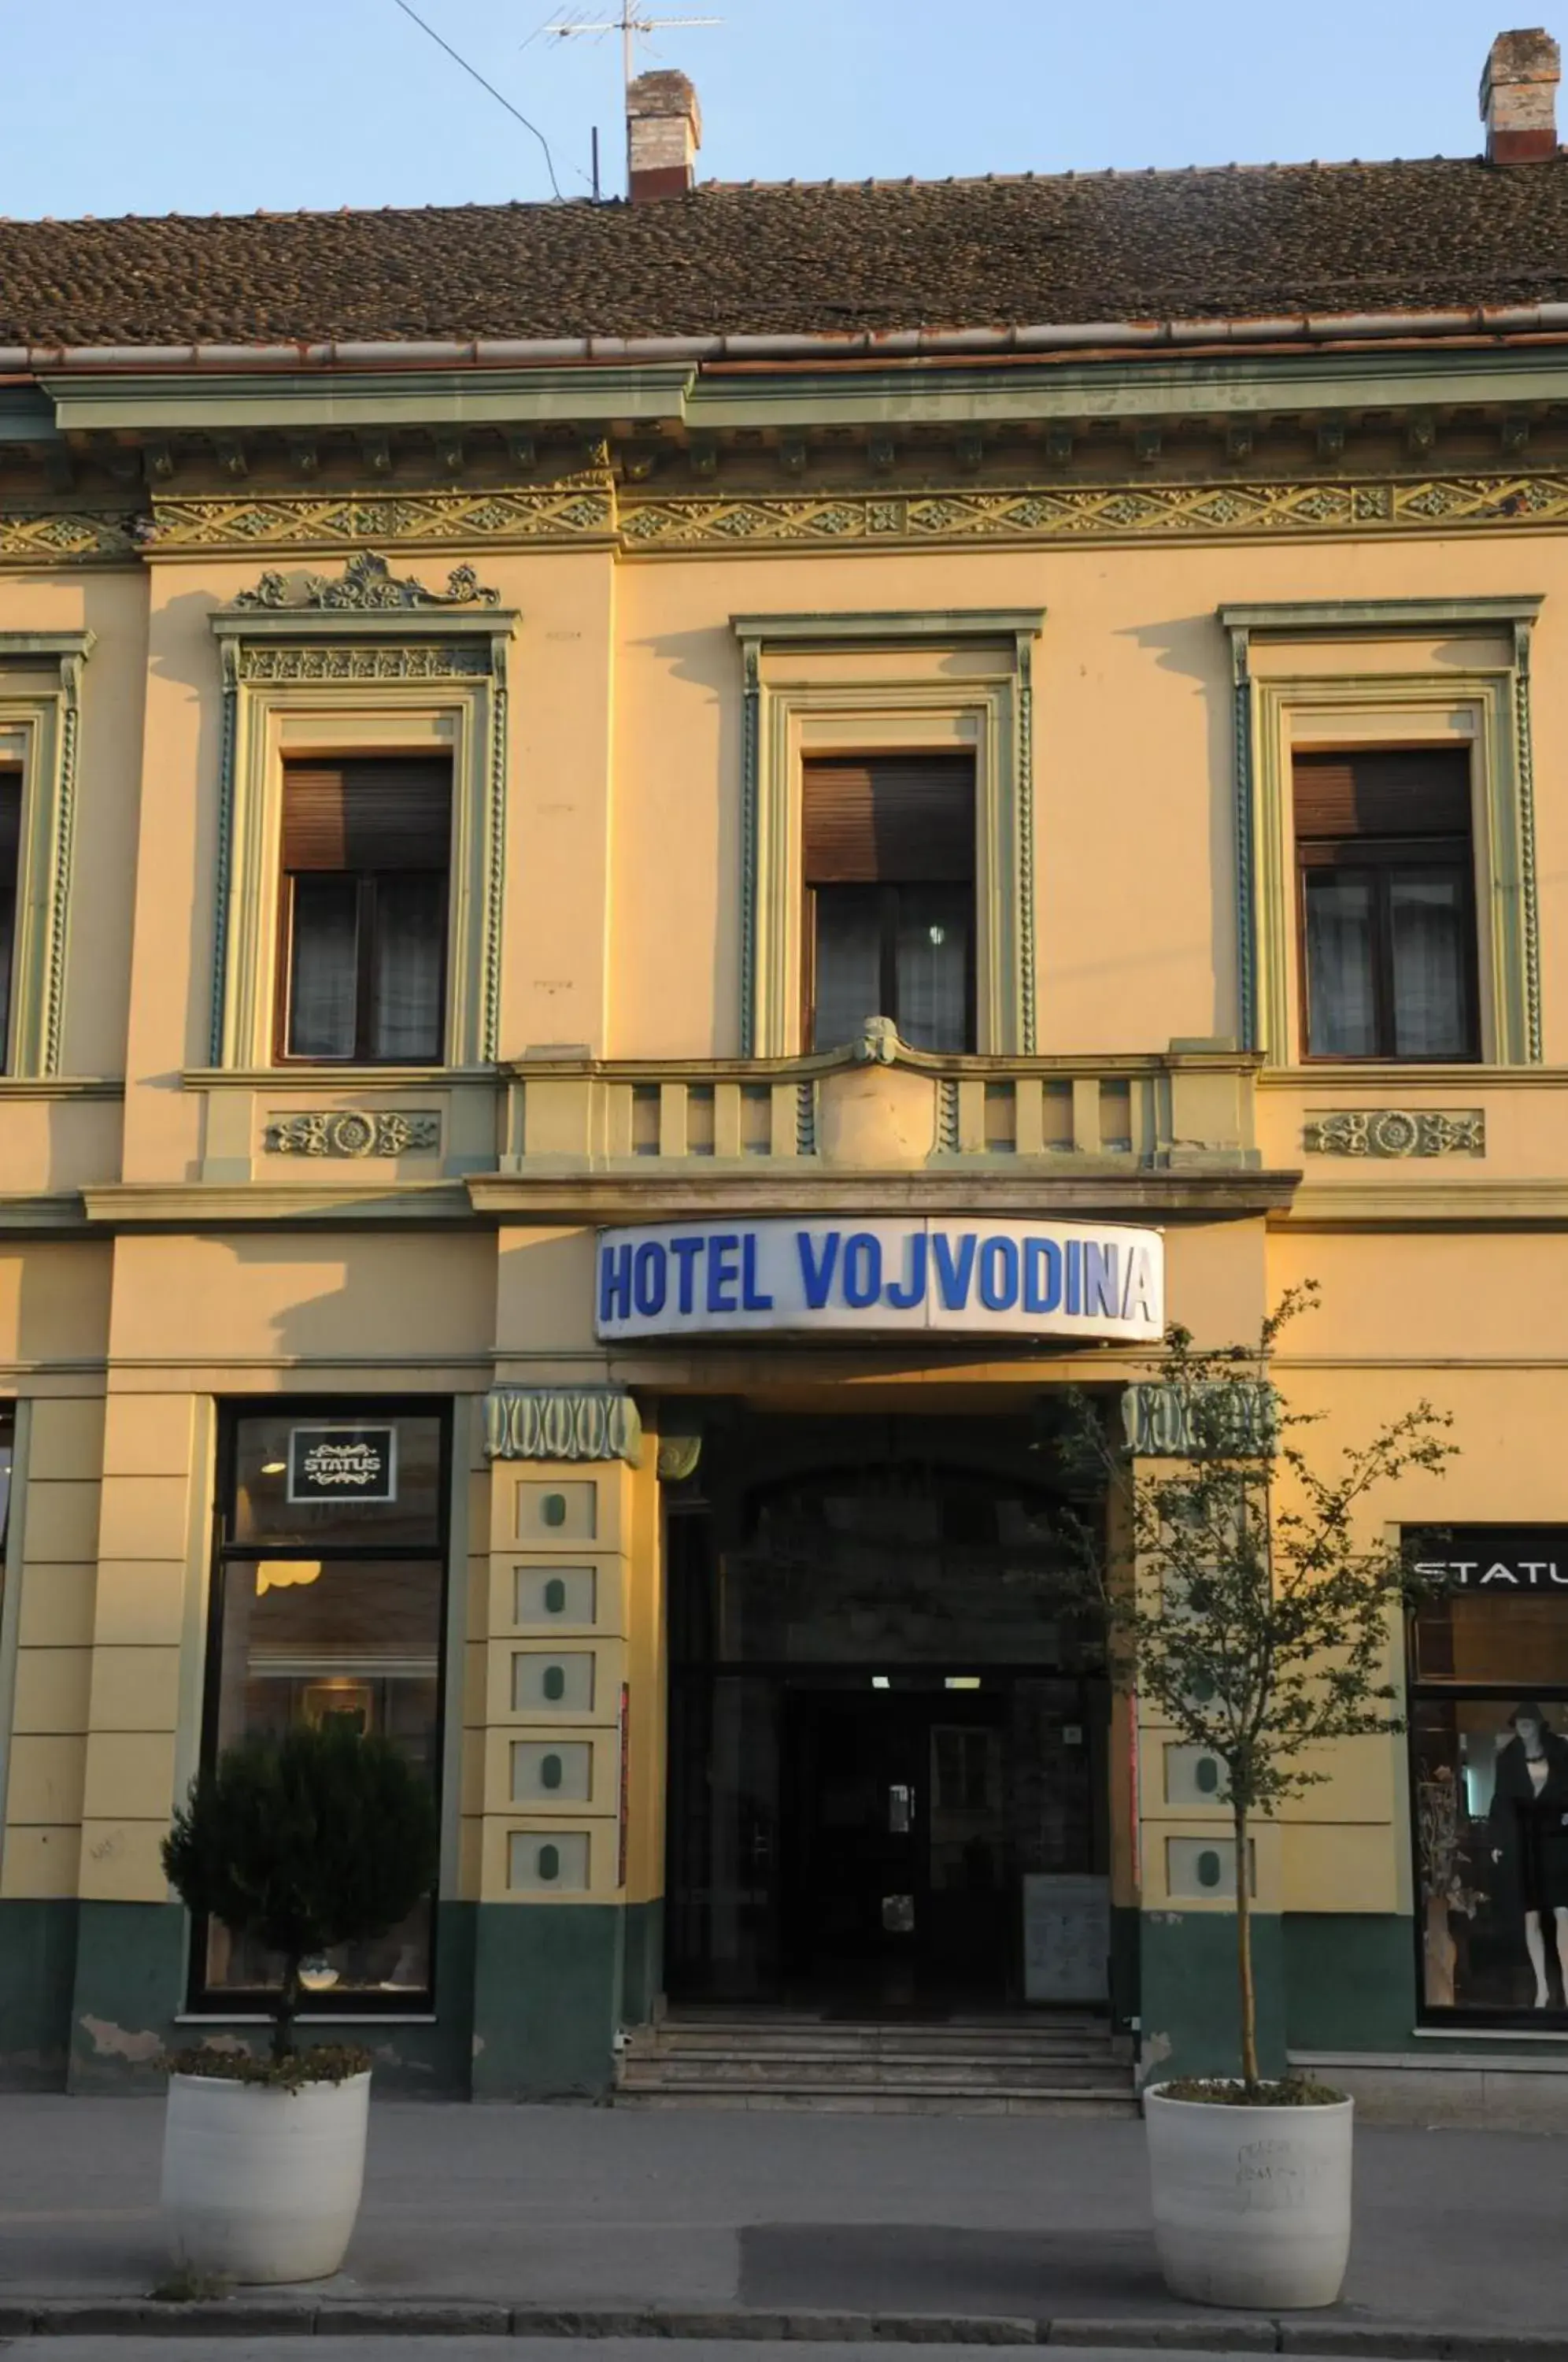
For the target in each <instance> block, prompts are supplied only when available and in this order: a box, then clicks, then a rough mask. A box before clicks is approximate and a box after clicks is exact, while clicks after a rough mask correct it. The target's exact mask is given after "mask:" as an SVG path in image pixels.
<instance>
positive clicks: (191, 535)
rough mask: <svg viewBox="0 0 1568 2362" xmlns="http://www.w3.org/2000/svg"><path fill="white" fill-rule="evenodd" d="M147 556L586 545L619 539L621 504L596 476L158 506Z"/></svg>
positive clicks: (160, 499)
mask: <svg viewBox="0 0 1568 2362" xmlns="http://www.w3.org/2000/svg"><path fill="white" fill-rule="evenodd" d="M152 507H153V522H152V527H151V531H150V532H149V534H148V535H147V536H146V541H145V546H147V547H148V548H149V550H150V551H151V552H152V553H153V555H155V556H157V557H164V556H172V555H176V554H181V553H183V552H186V551H194V550H201V549H223V550H237V549H269V548H272V549H335V548H336V549H348V548H352V547H353V546H355V545H356V544H363V543H367V542H368V543H370V544H371V545H372V546H378V547H379V546H389V545H390V546H418V545H419V544H421V543H432V544H436V545H440V544H446V545H448V546H454V545H456V546H460V545H462V544H464V543H469V542H488V543H497V544H504V543H507V542H534V541H567V542H571V541H581V540H583V539H586V538H592V537H602V536H603V535H608V534H610V533H613V530H614V525H615V510H614V495H613V490H612V488H611V487H610V485H609V484H608V482H607V480H605V479H604V478H603V477H602V475H601V474H599V473H598V472H597V471H594V472H586V473H584V474H583V475H582V476H580V477H574V478H569V479H567V480H565V481H564V482H562V481H558V482H556V483H554V484H552V485H550V486H548V487H547V488H545V489H541V490H539V491H531V490H505V491H472V492H399V493H395V494H394V493H388V494H386V495H385V496H384V497H380V496H376V495H371V496H370V497H365V496H363V495H360V494H358V493H331V494H329V493H322V492H314V493H310V494H306V495H301V496H297V497H296V496H294V495H293V494H288V493H280V494H277V495H266V496H258V495H254V494H253V495H251V496H250V497H249V498H248V499H247V498H241V499H235V498H233V497H232V496H231V497H229V498H227V499H222V498H214V499H211V500H188V499H183V498H169V497H165V496H164V495H162V494H157V493H155V494H154V496H153V503H152Z"/></svg>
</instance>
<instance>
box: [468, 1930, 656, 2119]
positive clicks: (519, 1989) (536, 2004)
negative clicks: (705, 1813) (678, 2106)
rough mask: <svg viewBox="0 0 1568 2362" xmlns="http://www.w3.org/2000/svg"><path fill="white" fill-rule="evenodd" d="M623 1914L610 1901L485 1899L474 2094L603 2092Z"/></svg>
mask: <svg viewBox="0 0 1568 2362" xmlns="http://www.w3.org/2000/svg"><path fill="white" fill-rule="evenodd" d="M625 1916H626V1915H625V1913H624V1911H623V1910H622V1909H621V1908H620V1906H619V1905H617V1904H613V1903H549V1904H529V1903H481V1904H480V1905H479V1928H478V1938H477V1943H476V1947H475V1956H474V2058H473V2095H474V2098H475V2099H476V2100H564V2099H601V2098H602V2097H603V2096H604V2095H605V2094H606V2093H607V2092H609V2090H610V2088H611V2086H612V2084H613V2081H614V2074H615V2033H616V2029H617V2027H618V2026H619V2025H620V2022H621V1990H622V1962H623V1947H624V1940H625V1933H626V1931H625V1926H624V1921H625Z"/></svg>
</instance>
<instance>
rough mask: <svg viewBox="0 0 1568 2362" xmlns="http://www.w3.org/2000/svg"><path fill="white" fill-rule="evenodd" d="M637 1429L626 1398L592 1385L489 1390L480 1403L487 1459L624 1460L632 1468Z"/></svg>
mask: <svg viewBox="0 0 1568 2362" xmlns="http://www.w3.org/2000/svg"><path fill="white" fill-rule="evenodd" d="M642 1443H643V1428H642V1421H641V1419H640V1418H638V1416H637V1406H636V1404H635V1402H634V1401H633V1399H632V1397H631V1396H630V1395H623V1394H614V1393H612V1392H610V1391H609V1390H608V1389H605V1388H602V1387H594V1386H582V1387H575V1386H492V1387H491V1390H490V1392H489V1394H488V1395H486V1396H485V1398H484V1448H485V1451H486V1454H487V1456H488V1457H489V1458H490V1459H491V1460H624V1461H625V1462H626V1463H627V1465H628V1466H629V1467H633V1468H635V1467H636V1466H637V1464H638V1462H639V1461H640V1460H641V1457H642Z"/></svg>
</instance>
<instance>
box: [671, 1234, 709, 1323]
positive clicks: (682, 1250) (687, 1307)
mask: <svg viewBox="0 0 1568 2362" xmlns="http://www.w3.org/2000/svg"><path fill="white" fill-rule="evenodd" d="M704 1243H705V1242H704V1241H703V1240H701V1239H671V1241H670V1242H669V1252H670V1253H671V1254H672V1255H673V1256H674V1257H675V1260H676V1264H677V1265H678V1267H679V1272H680V1283H679V1286H680V1309H681V1310H682V1312H690V1311H691V1309H692V1308H693V1307H694V1305H695V1303H696V1286H697V1283H696V1264H697V1258H698V1256H699V1255H700V1254H701V1252H702V1248H703V1245H704Z"/></svg>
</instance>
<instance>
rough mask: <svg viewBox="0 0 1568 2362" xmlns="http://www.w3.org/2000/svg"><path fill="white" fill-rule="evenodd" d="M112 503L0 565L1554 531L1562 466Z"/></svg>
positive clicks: (1, 519)
mask: <svg viewBox="0 0 1568 2362" xmlns="http://www.w3.org/2000/svg"><path fill="white" fill-rule="evenodd" d="M150 497H151V514H150V516H148V515H146V514H145V513H138V512H136V511H132V510H128V509H123V510H122V509H58V510H28V511H17V510H13V511H11V512H9V513H6V515H4V516H0V564H7V565H22V566H39V565H51V564H59V563H61V562H62V561H63V562H67V563H72V564H116V563H118V564H128V563H131V562H134V561H135V560H136V559H137V558H138V557H152V558H155V559H160V560H161V559H164V558H183V557H202V556H204V555H207V554H211V553H215V552H222V553H224V554H225V555H235V554H237V553H239V552H248V551H255V550H264V551H268V552H276V553H278V554H280V555H282V554H285V553H289V552H300V553H302V554H303V553H305V552H312V551H317V550H324V549H343V550H349V549H354V548H356V547H362V546H364V545H366V544H367V543H369V544H371V545H373V546H378V547H381V548H417V547H421V546H431V547H437V548H454V549H461V548H467V547H475V546H483V547H487V548H505V547H508V546H533V545H536V544H540V543H545V544H550V543H556V544H564V545H567V546H580V545H581V544H583V543H585V542H588V543H611V544H613V545H618V546H620V547H621V549H622V550H623V551H624V553H625V554H626V555H627V556H631V557H637V556H647V557H658V556H662V555H664V554H666V553H668V552H679V551H683V550H690V551H705V550H712V551H715V552H717V551H734V550H744V549H749V548H756V549H770V548H776V547H790V546H793V547H801V546H804V547H822V548H856V547H866V548H877V549H882V548H898V547H900V546H901V547H916V548H920V547H942V546H959V547H961V546H966V545H973V544H979V545H982V546H986V545H990V546H1004V547H1006V546H1026V545H1032V544H1040V543H1073V542H1100V541H1132V542H1137V541H1154V542H1164V541H1217V542H1224V541H1238V540H1241V541H1249V540H1258V539H1268V538H1275V539H1284V540H1301V539H1306V538H1311V537H1313V536H1324V535H1327V536H1340V537H1344V536H1346V535H1352V536H1353V535H1362V534H1366V535H1383V534H1386V533H1398V532H1405V533H1422V532H1427V533H1430V532H1439V531H1441V532H1452V531H1455V530H1460V529H1463V528H1465V527H1474V528H1479V529H1487V530H1493V531H1496V530H1497V529H1498V528H1507V527H1508V526H1519V527H1531V526H1542V525H1545V526H1551V525H1561V524H1562V523H1564V522H1565V521H1568V472H1558V471H1550V472H1548V471H1542V472H1540V473H1534V474H1519V473H1517V472H1510V473H1507V474H1503V473H1498V474H1495V475H1485V474H1480V475H1457V474H1455V475H1441V476H1431V475H1429V476H1420V477H1414V476H1412V477H1389V476H1383V477H1368V478H1365V479H1357V480H1350V479H1339V480H1335V479H1331V478H1320V479H1315V480H1310V481H1306V482H1302V481H1283V480H1278V481H1273V480H1252V481H1230V480H1225V481H1213V482H1207V483H1187V482H1183V483H1170V484H1161V483H1152V482H1150V481H1149V480H1148V478H1147V477H1146V476H1140V477H1139V478H1137V479H1136V480H1133V479H1132V478H1129V479H1128V480H1125V481H1121V482H1115V483H1102V484H1076V483H1064V482H1061V481H1055V482H1048V483H1045V482H1036V483H1030V484H1021V485H1014V486H1009V487H1000V488H997V489H980V488H978V487H977V486H975V485H974V484H967V485H961V486H957V487H955V488H954V489H952V490H943V489H941V488H940V487H938V488H934V489H933V488H926V489H922V490H916V491H893V490H890V489H887V488H884V489H881V490H878V491H859V490H850V491H825V490H824V491H821V492H812V493H805V492H800V491H796V492H793V493H771V492H767V491H734V492H721V491H710V492H691V493H688V492H674V493H650V492H646V491H642V490H640V489H639V488H638V487H637V486H635V485H621V484H619V483H618V482H617V480H616V479H615V477H614V476H613V472H612V471H611V469H610V468H609V466H608V464H607V463H606V464H603V465H601V464H598V463H597V462H596V463H595V464H594V465H592V466H591V467H589V468H587V469H580V470H579V471H578V472H577V473H576V474H575V475H573V476H571V477H568V478H564V479H562V478H558V479H557V480H554V481H553V482H551V483H550V484H548V485H543V486H538V487H531V486H516V485H501V486H494V487H491V488H488V489H475V490H473V491H399V492H385V493H374V492H371V493H364V492H357V491H348V492H335V493H323V492H312V493H301V494H294V493H251V494H248V495H242V496H237V497H236V496H232V495H230V496H224V495H213V496H211V497H195V496H190V495H185V494H178V495H165V494H161V493H159V492H156V491H155V492H154V493H153V494H152V495H151V496H150Z"/></svg>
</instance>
